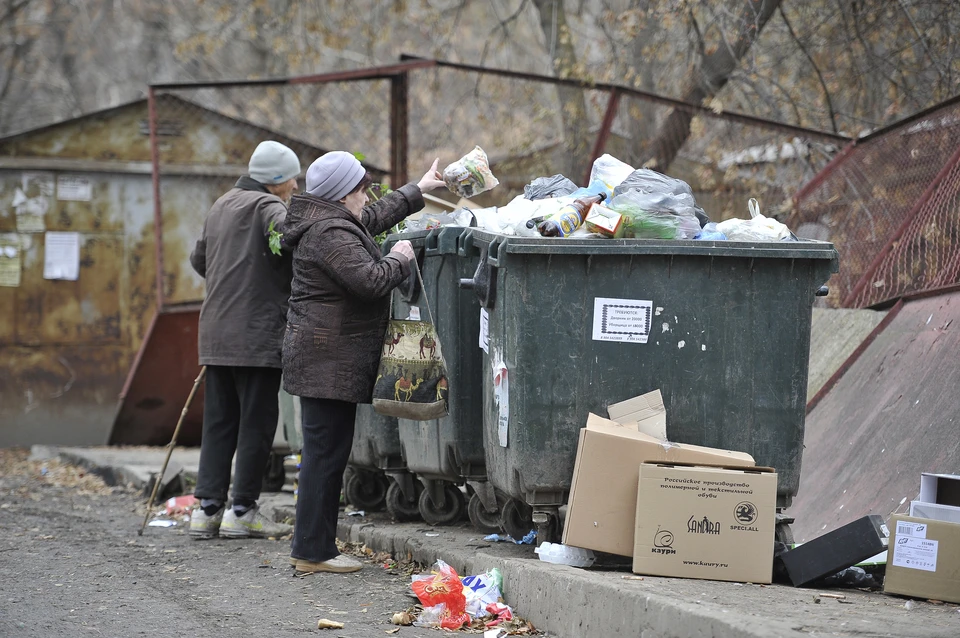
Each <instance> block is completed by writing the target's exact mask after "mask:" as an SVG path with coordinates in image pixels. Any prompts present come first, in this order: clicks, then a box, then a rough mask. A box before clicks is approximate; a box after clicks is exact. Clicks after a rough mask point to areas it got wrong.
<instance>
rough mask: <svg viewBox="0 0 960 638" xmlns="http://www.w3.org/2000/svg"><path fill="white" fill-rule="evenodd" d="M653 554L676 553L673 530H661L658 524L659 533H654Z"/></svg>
mask: <svg viewBox="0 0 960 638" xmlns="http://www.w3.org/2000/svg"><path fill="white" fill-rule="evenodd" d="M650 552H651V553H653V554H676V553H677V550H675V549H674V548H673V532H669V531H667V530H665V529H664V530H661V529H660V526H659V525H658V526H657V533H656V534H654V535H653V547H651V548H650Z"/></svg>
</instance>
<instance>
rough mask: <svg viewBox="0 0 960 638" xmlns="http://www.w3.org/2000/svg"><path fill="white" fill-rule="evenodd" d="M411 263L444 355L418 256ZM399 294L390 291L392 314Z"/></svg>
mask: <svg viewBox="0 0 960 638" xmlns="http://www.w3.org/2000/svg"><path fill="white" fill-rule="evenodd" d="M410 263H411V264H412V265H413V269H414V270H415V271H416V272H417V282H418V283H419V284H420V291H421V292H422V293H423V303H424V305H426V306H427V314H428V315H429V316H430V325H432V326H433V332H434V334H435V335H436V339H437V350H438V351H439V352H440V356H441V357H443V344H441V343H440V332H439V331H438V330H437V322H436V320H435V319H434V318H433V310H432V309H431V308H430V300H429V299H428V298H427V292H426V290H425V289H424V286H423V276H422V275H421V274H420V263H419V262H418V261H417V260H416V258H414V259H411V260H410ZM396 294H397V289H396V288H394V289H393V290H391V291H390V316H391V317H392V316H393V302H394V297H395V295H396Z"/></svg>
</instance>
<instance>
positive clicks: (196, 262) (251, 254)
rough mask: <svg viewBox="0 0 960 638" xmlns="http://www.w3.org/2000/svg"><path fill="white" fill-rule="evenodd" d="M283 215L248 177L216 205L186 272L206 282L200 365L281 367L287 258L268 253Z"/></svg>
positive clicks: (280, 205)
mask: <svg viewBox="0 0 960 638" xmlns="http://www.w3.org/2000/svg"><path fill="white" fill-rule="evenodd" d="M286 213H287V207H286V206H284V204H283V201H282V200H281V199H280V198H279V197H277V196H276V195H273V194H271V193H270V192H269V191H267V189H266V188H265V187H264V186H263V185H262V184H260V182H257V181H255V180H253V179H251V178H249V177H246V176H244V177H241V178H240V179H239V180H238V181H237V185H236V187H235V188H232V189H230V190H229V191H228V192H227V193H226V194H225V195H223V196H222V197H221V198H220V199H218V200H217V201H216V203H214V205H213V207H212V208H211V209H210V212H209V213H208V214H207V218H206V220H204V222H203V235H201V237H200V239H199V240H197V246H196V248H194V250H193V252H192V253H191V254H190V264H191V265H192V266H193V269H194V270H196V271H197V274H198V275H200V276H201V277H203V278H205V279H206V280H207V294H206V295H205V296H204V299H203V306H201V308H200V327H199V335H198V346H199V347H198V350H199V353H200V365H214V366H253V367H264V368H279V367H280V346H281V344H282V342H283V329H284V325H285V323H286V314H287V299H288V298H289V296H290V279H291V277H292V276H293V275H292V270H291V266H290V263H291V259H290V255H289V254H286V255H283V256H277V255H274V254H273V253H271V252H270V249H269V245H268V239H267V238H268V236H269V231H268V229H269V227H270V223H271V222H273V223H274V225H275V226H274V227H275V228H277V229H281V227H282V224H283V221H284V217H285V216H286Z"/></svg>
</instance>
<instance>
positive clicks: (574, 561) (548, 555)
mask: <svg viewBox="0 0 960 638" xmlns="http://www.w3.org/2000/svg"><path fill="white" fill-rule="evenodd" d="M533 551H534V552H536V553H537V554H538V555H539V556H540V560H542V561H543V562H545V563H556V564H558V565H570V566H571V567H590V565H593V561H595V560H597V557H596V556H594V554H593V552H592V551H590V550H589V549H583V548H581V547H571V546H570V545H561V544H560V543H546V542H545V543H541V544H540V546H539V547H537V548H536V549H534V550H533Z"/></svg>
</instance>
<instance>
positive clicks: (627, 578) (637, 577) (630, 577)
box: [620, 576, 643, 580]
mask: <svg viewBox="0 0 960 638" xmlns="http://www.w3.org/2000/svg"><path fill="white" fill-rule="evenodd" d="M620 579H621V580H643V576H621V577H620Z"/></svg>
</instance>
